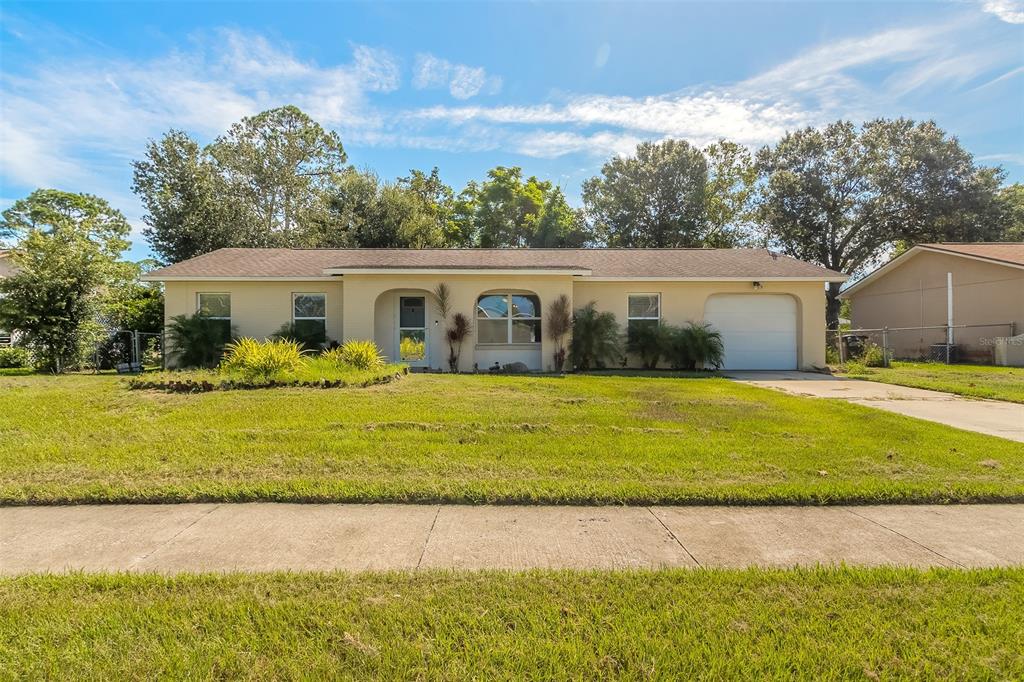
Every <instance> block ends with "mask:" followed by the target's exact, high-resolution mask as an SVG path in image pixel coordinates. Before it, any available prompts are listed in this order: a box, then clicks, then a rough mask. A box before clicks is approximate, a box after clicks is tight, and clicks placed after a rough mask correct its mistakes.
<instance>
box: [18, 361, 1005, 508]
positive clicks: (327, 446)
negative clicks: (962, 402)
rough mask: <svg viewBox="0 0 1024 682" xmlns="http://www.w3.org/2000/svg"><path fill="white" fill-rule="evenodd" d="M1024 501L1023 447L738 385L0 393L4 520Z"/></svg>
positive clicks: (106, 380) (618, 381) (28, 380)
mask: <svg viewBox="0 0 1024 682" xmlns="http://www.w3.org/2000/svg"><path fill="white" fill-rule="evenodd" d="M243 500H277V501H335V502H340V501H352V502H356V501H359V502H373V501H391V502H396V501H397V502H403V501H408V502H463V503H480V502H494V503H509V502H519V503H556V504H557V503H568V504H585V503H596V504H647V503H650V504H688V503H816V504H818V503H841V502H844V503H856V502H924V501H931V502H946V501H957V502H965V501H1020V500H1024V444H1021V443H1015V442H1012V441H1009V440H1004V439H1000V438H995V437H991V436H985V435H981V434H975V433H970V432H966V431H959V430H956V429H952V428H949V427H946V426H943V425H940V424H934V423H931V422H925V421H920V420H916V419H911V418H909V417H903V416H900V415H896V414H891V413H888V412H882V411H880V410H875V409H872V408H868V407H863V406H859V405H852V404H848V403H846V402H845V401H836V400H820V399H810V398H803V397H798V396H790V395H786V394H783V393H780V392H776V391H771V390H767V389H760V388H755V387H751V386H746V385H742V384H739V383H736V382H732V381H729V380H726V379H721V378H686V379H679V378H670V377H669V376H668V375H662V376H658V377H635V376H632V377H630V376H600V377H598V376H567V377H564V378H558V377H525V376H511V377H510V376H487V375H483V376H451V375H422V374H421V375H410V376H407V377H404V378H402V379H401V380H399V381H396V382H393V383H390V384H386V385H380V386H373V387H369V388H351V389H341V390H322V389H303V388H281V389H270V390H263V391H216V392H211V393H203V394H197V395H181V394H168V393H162V392H158V391H132V390H128V389H127V388H126V383H125V380H124V379H123V378H119V377H116V376H109V375H108V376H90V375H77V376H64V377H48V376H15V377H10V376H8V377H0V503H5V504H26V503H29V504H31V503H81V502H180V501H243Z"/></svg>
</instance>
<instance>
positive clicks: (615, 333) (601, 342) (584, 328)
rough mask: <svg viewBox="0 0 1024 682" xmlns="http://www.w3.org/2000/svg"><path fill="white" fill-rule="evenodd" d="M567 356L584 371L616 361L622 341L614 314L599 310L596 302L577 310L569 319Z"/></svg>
mask: <svg viewBox="0 0 1024 682" xmlns="http://www.w3.org/2000/svg"><path fill="white" fill-rule="evenodd" d="M569 355H570V359H571V361H572V364H573V366H574V367H576V369H580V370H584V371H586V370H589V369H591V368H594V367H597V368H600V367H605V366H606V365H607V364H608V363H615V362H618V360H619V359H620V358H621V357H622V343H621V339H620V335H619V324H618V322H616V320H615V314H614V313H610V312H603V313H602V312H598V310H597V303H596V302H595V301H591V302H590V303H588V304H587V305H585V306H583V307H582V308H580V309H579V310H577V311H576V314H575V315H573V319H572V341H570V343H569Z"/></svg>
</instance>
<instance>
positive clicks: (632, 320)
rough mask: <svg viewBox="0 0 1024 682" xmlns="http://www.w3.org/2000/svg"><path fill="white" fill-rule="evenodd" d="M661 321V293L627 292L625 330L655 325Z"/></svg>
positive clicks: (630, 330)
mask: <svg viewBox="0 0 1024 682" xmlns="http://www.w3.org/2000/svg"><path fill="white" fill-rule="evenodd" d="M660 323H661V294H629V299H628V301H627V304H626V331H627V332H633V331H635V330H637V329H641V328H643V327H657V326H658V325H659V324H660Z"/></svg>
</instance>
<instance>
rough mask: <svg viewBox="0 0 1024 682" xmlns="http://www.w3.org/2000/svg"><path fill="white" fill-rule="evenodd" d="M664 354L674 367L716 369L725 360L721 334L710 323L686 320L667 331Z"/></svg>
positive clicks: (691, 369)
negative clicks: (683, 323)
mask: <svg viewBox="0 0 1024 682" xmlns="http://www.w3.org/2000/svg"><path fill="white" fill-rule="evenodd" d="M665 356H666V357H667V358H668V360H669V362H670V363H672V367H673V368H675V369H684V370H690V371H693V370H696V369H718V368H720V367H721V366H722V363H723V362H724V361H725V347H724V346H723V345H722V334H721V333H720V332H719V331H717V330H716V329H715V328H714V327H712V326H711V325H710V324H707V323H703V324H698V323H696V322H687V323H686V326H684V327H675V328H672V329H671V330H670V331H669V332H668V340H667V343H666V353H665Z"/></svg>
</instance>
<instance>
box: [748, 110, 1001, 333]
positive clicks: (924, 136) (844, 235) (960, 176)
mask: <svg viewBox="0 0 1024 682" xmlns="http://www.w3.org/2000/svg"><path fill="white" fill-rule="evenodd" d="M757 167H758V172H759V176H760V178H761V189H760V196H759V197H758V200H757V203H758V206H757V213H758V219H759V222H760V223H761V225H762V227H763V229H764V232H765V237H766V238H767V239H768V241H769V242H770V243H771V244H772V245H774V246H775V247H776V248H779V249H781V250H782V251H783V252H785V253H787V254H789V255H791V256H794V257H796V258H800V259H803V260H808V261H811V262H814V263H818V264H820V265H823V266H825V267H827V268H831V269H833V270H838V271H840V272H846V273H850V274H853V275H857V274H860V273H863V272H864V271H865V270H867V269H868V268H870V267H871V266H872V265H874V264H876V263H878V262H879V260H880V259H881V258H883V257H884V256H885V255H886V254H887V253H888V252H889V251H890V250H891V249H893V248H894V247H895V246H896V245H897V244H899V243H901V242H903V243H906V244H911V245H912V244H915V243H920V242H923V241H938V240H955V241H983V240H986V239H990V238H992V237H994V236H996V235H999V234H1001V233H1002V231H1003V225H1002V223H1003V222H1004V221H1005V217H1004V215H1003V211H1002V210H1001V206H1000V205H999V203H998V202H997V201H996V200H995V191H996V188H997V187H998V183H999V180H1000V179H1001V174H1000V172H999V171H997V170H995V169H990V168H979V167H977V166H976V165H975V164H974V160H973V158H972V157H971V155H970V154H969V153H968V152H967V151H966V150H964V149H963V148H962V147H961V146H960V143H959V142H958V141H957V140H956V138H952V137H948V136H947V135H946V133H945V132H944V131H942V130H941V129H940V128H939V127H938V126H936V125H935V124H934V123H933V122H925V123H915V122H913V121H910V120H907V119H896V120H886V119H878V120H875V121H871V122H869V123H866V124H864V125H863V126H861V127H860V128H858V127H857V126H855V125H854V124H852V123H850V122H848V121H837V122H836V123H833V124H831V125H828V126H826V127H825V128H821V129H814V128H806V129H803V130H799V131H796V132H794V133H789V134H787V135H786V136H785V137H784V138H783V139H782V140H780V141H779V142H778V143H777V144H776V145H774V146H770V147H765V148H763V149H761V150H760V151H759V152H758V154H757ZM839 288H840V285H839V284H838V283H830V284H829V288H828V296H827V322H828V327H829V329H837V328H838V326H839V300H838V298H837V296H838V294H839Z"/></svg>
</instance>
